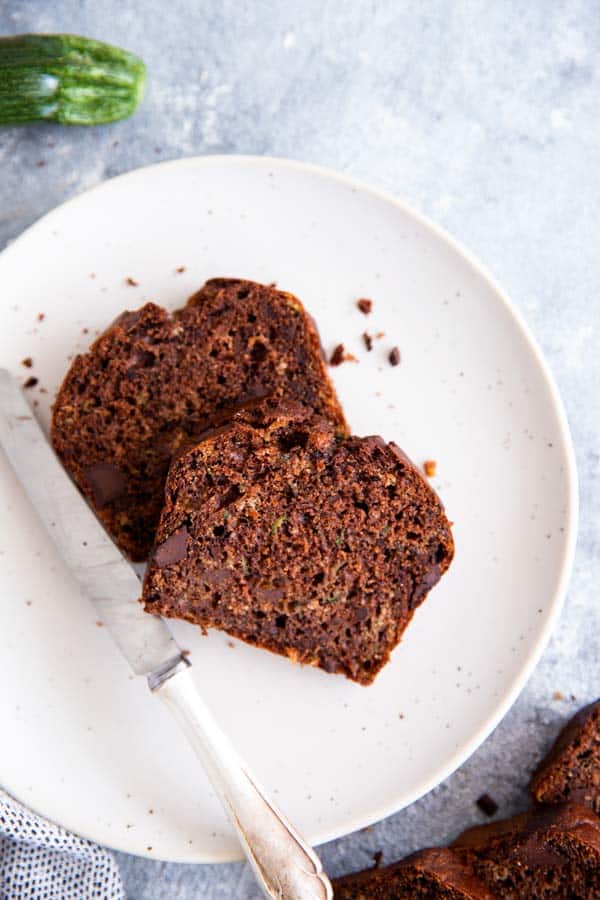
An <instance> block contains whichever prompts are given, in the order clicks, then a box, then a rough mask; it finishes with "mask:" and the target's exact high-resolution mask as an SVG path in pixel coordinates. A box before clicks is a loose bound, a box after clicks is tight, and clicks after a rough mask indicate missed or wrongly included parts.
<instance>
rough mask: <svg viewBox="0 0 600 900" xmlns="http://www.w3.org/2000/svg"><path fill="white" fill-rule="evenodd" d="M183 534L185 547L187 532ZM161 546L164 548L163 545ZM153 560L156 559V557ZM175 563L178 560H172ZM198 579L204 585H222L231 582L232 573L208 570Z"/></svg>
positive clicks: (229, 571) (229, 570)
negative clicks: (184, 535)
mask: <svg viewBox="0 0 600 900" xmlns="http://www.w3.org/2000/svg"><path fill="white" fill-rule="evenodd" d="M185 533H186V547H187V530H186V532H185ZM171 537H174V535H171ZM168 540H171V538H169V539H168ZM167 543H168V542H167ZM162 546H163V547H164V544H163V545H162ZM183 556H185V553H184V554H183ZM183 556H181V557H179V559H183ZM154 558H155V559H156V557H154ZM177 561H178V560H173V562H177ZM159 565H160V563H159ZM199 578H200V580H201V581H204V582H205V583H206V584H223V583H224V582H225V581H231V579H232V578H233V572H232V571H231V569H209V570H208V571H206V572H202V573H201V574H200V576H199Z"/></svg>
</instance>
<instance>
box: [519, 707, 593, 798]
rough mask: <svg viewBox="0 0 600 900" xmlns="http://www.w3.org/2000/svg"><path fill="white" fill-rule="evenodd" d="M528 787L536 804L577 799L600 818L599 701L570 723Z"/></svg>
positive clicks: (580, 712) (578, 714) (557, 739)
mask: <svg viewBox="0 0 600 900" xmlns="http://www.w3.org/2000/svg"><path fill="white" fill-rule="evenodd" d="M529 787H530V790H531V795H532V797H533V799H534V800H535V801H536V802H537V803H560V802H561V801H565V800H577V801H578V802H579V803H586V804H587V805H588V806H590V807H591V808H592V809H593V810H594V812H596V813H598V815H600V700H596V701H595V703H590V704H589V706H585V707H584V708H583V709H581V710H580V711H579V712H578V713H577V715H576V716H573V718H572V719H571V720H570V721H569V722H567V724H566V725H565V727H564V728H563V730H562V731H561V732H560V734H559V735H558V737H557V738H556V741H555V742H554V745H553V747H552V748H551V750H550V752H549V753H548V755H547V756H546V757H545V758H544V759H543V760H542V761H541V763H540V764H539V766H538V768H537V769H536V771H535V773H534V775H533V778H532V779H531V784H530V786H529Z"/></svg>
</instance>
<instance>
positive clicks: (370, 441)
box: [363, 434, 402, 452]
mask: <svg viewBox="0 0 600 900" xmlns="http://www.w3.org/2000/svg"><path fill="white" fill-rule="evenodd" d="M363 444H364V446H365V447H381V448H382V449H385V448H386V447H387V446H388V445H387V444H386V442H385V441H384V439H383V438H382V437H381V435H379V434H369V435H368V436H367V437H365V438H363ZM390 446H391V445H390ZM394 446H396V445H395V444H394ZM400 452H402V451H400Z"/></svg>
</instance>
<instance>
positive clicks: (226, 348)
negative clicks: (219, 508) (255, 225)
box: [51, 279, 347, 561]
mask: <svg viewBox="0 0 600 900" xmlns="http://www.w3.org/2000/svg"><path fill="white" fill-rule="evenodd" d="M270 395H274V396H278V397H291V398H293V399H296V400H299V401H301V402H302V403H305V404H306V405H308V406H309V407H312V408H313V409H315V410H316V411H317V412H318V413H319V414H320V415H322V416H324V417H325V418H326V419H328V420H329V421H331V423H332V424H333V426H334V427H335V428H336V429H338V430H339V431H340V432H341V433H343V434H347V426H346V422H345V420H344V415H343V412H342V409H341V407H340V404H339V401H338V399H337V397H336V394H335V391H334V389H333V386H332V384H331V382H330V381H329V377H328V375H327V372H326V369H325V365H324V362H323V358H322V353H321V345H320V341H319V335H318V333H317V330H316V327H315V325H314V323H313V321H312V319H311V318H310V316H309V315H308V314H307V313H306V312H305V310H304V309H303V307H302V304H301V303H300V301H299V300H297V299H296V298H295V297H294V296H292V295H291V294H287V293H285V292H284V291H279V290H276V289H275V288H274V287H268V286H265V285H261V284H254V283H252V282H249V281H235V280H228V279H214V280H213V281H209V282H208V283H207V284H206V286H205V287H204V288H203V289H202V290H201V291H199V293H197V294H196V295H195V296H194V297H193V298H191V300H190V301H189V303H188V305H187V306H185V307H184V308H183V309H179V310H176V311H175V312H174V313H172V314H169V313H168V312H167V311H166V310H164V309H162V308H161V307H159V306H156V305H155V304H153V303H147V304H146V305H145V306H143V307H142V308H141V309H139V310H137V311H136V312H125V313H123V314H122V315H121V316H119V317H118V319H116V321H115V322H113V324H112V325H110V326H109V328H108V329H107V330H106V331H105V332H104V333H103V334H102V335H101V336H100V337H99V338H98V339H97V340H96V341H95V342H94V344H92V346H91V348H90V350H89V352H88V353H85V354H83V355H80V356H77V357H76V358H75V360H74V361H73V363H72V365H71V368H70V370H69V372H68V373H67V376H66V377H65V380H64V381H63V384H62V387H61V388H60V390H59V392H58V396H57V398H56V402H55V404H54V415H53V420H52V432H51V436H52V443H53V445H54V448H55V450H56V452H57V453H58V455H59V456H60V458H61V460H62V462H63V464H64V466H65V467H66V468H67V469H68V471H69V472H70V473H71V475H72V476H73V478H74V479H75V481H76V482H77V484H78V485H79V487H80V489H81V490H82V491H83V493H84V494H85V496H86V497H87V499H88V500H89V502H90V503H91V504H92V505H93V506H94V508H95V510H96V512H97V514H98V516H99V517H100V519H101V520H102V522H103V523H104V525H105V527H106V528H107V530H108V531H109V532H110V534H111V535H112V537H113V538H114V539H115V540H116V542H117V543H118V544H119V546H120V547H121V549H122V550H124V551H125V553H127V554H128V555H129V556H130V557H131V558H132V559H134V560H139V561H141V560H144V559H146V557H147V556H148V553H149V551H150V548H151V546H152V542H153V540H154V534H155V530H156V525H157V523H158V518H159V515H160V510H161V507H162V502H163V493H164V484H165V478H166V475H167V471H168V468H169V462H170V460H171V457H172V455H173V453H174V452H176V450H177V449H178V448H179V447H180V446H181V445H182V443H183V442H185V441H187V440H188V438H189V437H190V435H193V434H194V433H195V432H197V431H199V430H202V429H203V427H204V423H205V422H206V420H207V419H209V418H211V417H212V416H213V415H214V414H215V413H216V412H218V411H219V410H222V409H224V408H227V407H230V406H232V405H235V404H240V403H242V404H243V403H245V402H246V401H248V400H251V399H253V398H257V397H265V396H270Z"/></svg>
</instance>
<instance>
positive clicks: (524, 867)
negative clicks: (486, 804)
mask: <svg viewBox="0 0 600 900" xmlns="http://www.w3.org/2000/svg"><path fill="white" fill-rule="evenodd" d="M451 849H453V850H454V852H455V853H456V854H457V855H458V857H459V858H460V860H461V861H462V862H463V864H464V865H466V866H469V867H472V869H473V871H474V872H475V874H476V875H477V877H478V878H480V879H481V880H482V881H483V882H485V883H486V884H487V886H488V888H489V889H490V890H491V891H492V893H493V894H494V895H495V896H497V897H499V898H502V900H541V898H555V900H561V898H565V900H566V898H568V900H592V898H597V897H600V819H598V817H597V816H596V815H595V814H594V813H593V812H592V811H591V810H590V809H589V808H588V807H586V806H583V805H581V804H579V803H563V804H560V805H557V806H548V807H539V808H538V809H535V810H533V811H531V812H527V813H522V814H521V815H518V816H515V817H514V818H512V819H507V820H506V821H504V822H493V823H491V824H490V825H482V826H479V827H475V828H470V829H469V830H468V831H465V832H464V833H463V834H461V835H460V837H459V838H457V840H456V841H454V843H453V844H452V845H451Z"/></svg>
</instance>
